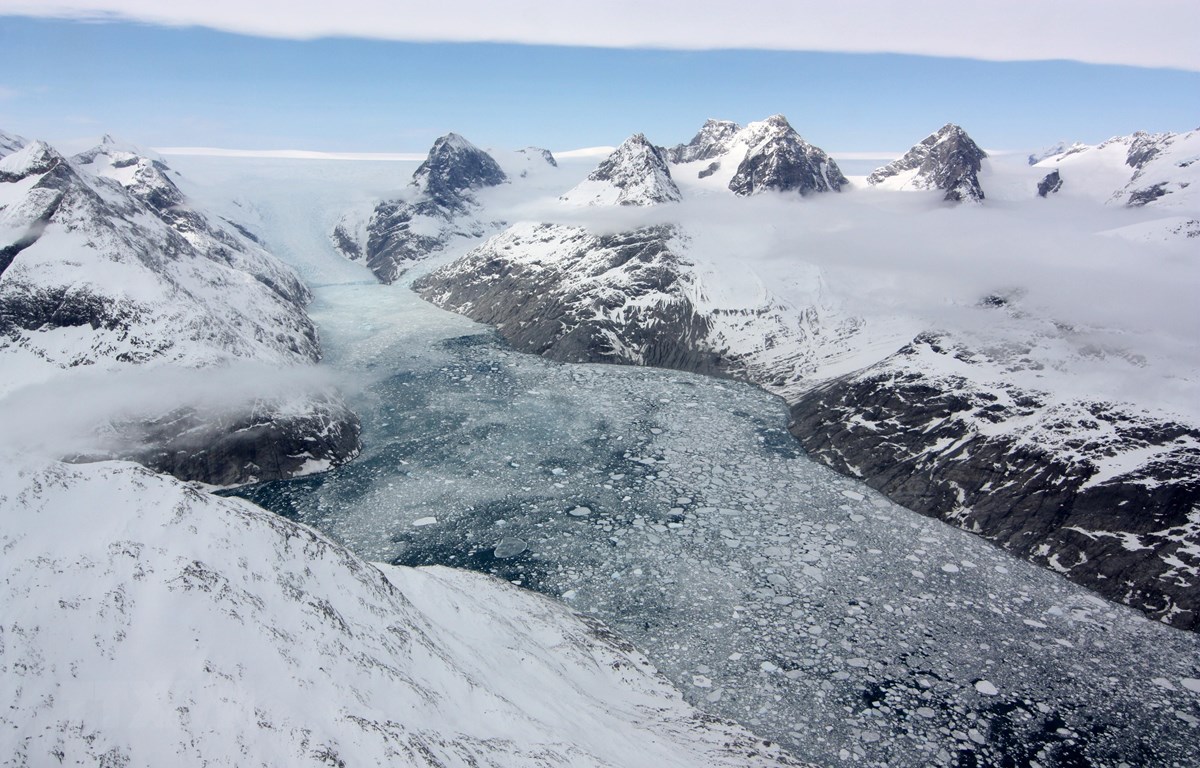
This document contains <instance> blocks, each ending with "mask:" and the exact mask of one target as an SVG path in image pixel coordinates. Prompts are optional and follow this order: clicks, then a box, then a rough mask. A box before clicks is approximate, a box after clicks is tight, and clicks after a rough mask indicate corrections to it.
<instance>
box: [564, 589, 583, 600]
mask: <svg viewBox="0 0 1200 768" xmlns="http://www.w3.org/2000/svg"><path fill="white" fill-rule="evenodd" d="M578 594H579V593H578V592H576V591H575V590H573V589H568V590H567V591H566V592H563V593H562V599H563V600H574V599H575V597H576V595H578Z"/></svg>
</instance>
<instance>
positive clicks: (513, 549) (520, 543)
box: [493, 536, 529, 560]
mask: <svg viewBox="0 0 1200 768" xmlns="http://www.w3.org/2000/svg"><path fill="white" fill-rule="evenodd" d="M528 548H529V544H528V543H527V542H526V541H525V540H524V539H518V538H517V537H515V536H505V537H504V538H503V539H500V541H499V542H497V543H496V549H495V550H494V551H493V554H494V555H495V556H496V557H497V558H500V559H501V560H503V559H504V558H508V557H516V556H517V555H519V554H521V553H522V552H524V551H525V550H526V549H528Z"/></svg>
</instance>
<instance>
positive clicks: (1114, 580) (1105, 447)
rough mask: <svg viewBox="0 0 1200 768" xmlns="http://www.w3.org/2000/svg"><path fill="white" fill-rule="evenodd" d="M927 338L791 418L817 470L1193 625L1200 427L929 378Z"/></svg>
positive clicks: (1199, 625)
mask: <svg viewBox="0 0 1200 768" xmlns="http://www.w3.org/2000/svg"><path fill="white" fill-rule="evenodd" d="M990 362H994V361H989V360H986V359H984V358H983V356H981V355H980V354H979V353H977V352H973V351H970V350H967V349H965V348H963V347H962V346H959V345H956V344H954V343H953V342H950V341H948V340H946V339H943V338H939V337H937V336H933V335H926V336H921V337H918V338H917V339H916V340H915V341H914V342H913V343H912V344H910V345H909V346H907V347H905V348H904V349H902V350H901V351H900V352H898V353H897V354H896V355H894V356H892V357H890V358H888V359H886V360H884V361H883V362H881V363H879V364H877V365H875V366H873V367H871V368H868V369H866V370H864V371H861V372H859V373H856V374H851V375H849V376H845V377H843V378H840V379H837V380H835V381H832V382H830V383H827V384H825V385H822V386H820V387H818V388H816V389H814V390H813V391H811V392H809V393H808V394H806V395H804V396H803V397H801V398H800V400H799V401H798V402H797V403H796V404H795V405H794V406H793V408H792V418H793V425H792V427H791V430H792V433H793V434H794V435H795V436H796V437H797V438H798V439H799V440H800V441H801V443H803V444H804V446H805V448H806V449H807V450H808V451H809V452H810V453H811V454H812V455H813V456H814V457H815V458H817V459H819V460H820V461H823V462H825V463H826V464H828V465H829V466H831V467H833V468H835V469H837V470H839V471H841V472H845V473H847V474H850V475H853V476H855V477H860V478H862V479H863V480H864V481H865V482H867V483H868V484H869V485H871V486H872V487H875V488H877V489H879V490H881V491H883V492H884V493H886V494H888V496H890V497H891V498H892V499H894V500H895V501H897V502H899V503H901V504H903V505H905V506H907V507H909V508H911V509H914V510H917V511H919V512H923V513H925V514H928V515H931V516H934V517H939V518H941V519H943V520H946V521H947V522H950V523H953V524H955V525H959V526H961V527H963V528H965V529H967V530H971V531H974V532H976V533H979V534H980V535H982V536H984V537H985V538H988V539H991V540H992V541H995V542H996V543H997V544H999V545H1000V546H1002V547H1004V548H1005V549H1008V550H1010V551H1012V552H1013V553H1014V554H1017V555H1019V556H1022V557H1026V558H1028V559H1030V560H1033V561H1034V562H1037V563H1040V564H1042V565H1045V566H1046V567H1048V568H1050V569H1052V570H1055V571H1058V572H1060V573H1062V574H1064V575H1065V576H1066V577H1067V578H1069V579H1072V580H1073V581H1076V582H1078V583H1081V584H1084V585H1086V586H1088V587H1091V588H1092V589H1095V590H1096V591H1097V592H1099V593H1101V594H1103V595H1105V596H1107V597H1109V598H1111V599H1113V600H1116V601H1118V602H1123V603H1126V604H1128V605H1131V606H1133V607H1136V608H1139V609H1141V610H1143V611H1145V612H1146V613H1148V614H1150V615H1151V616H1152V617H1154V618H1156V619H1159V620H1161V621H1164V622H1166V623H1169V624H1172V625H1174V626H1177V627H1181V628H1185V629H1192V630H1198V629H1200V592H1198V591H1197V589H1196V587H1195V585H1196V583H1197V579H1198V578H1200V512H1198V511H1197V510H1198V508H1200V506H1198V505H1200V430H1197V429H1195V428H1193V427H1188V426H1186V425H1183V424H1179V423H1174V422H1171V421H1165V420H1162V419H1158V418H1155V417H1151V416H1146V415H1143V414H1139V413H1135V412H1129V411H1126V410H1124V409H1122V408H1121V407H1119V406H1114V405H1111V404H1108V403H1104V402H1081V401H1079V402H1068V403H1052V402H1050V401H1048V400H1047V399H1046V396H1045V395H1044V394H1043V393H1040V392H1034V391H1023V390H1020V389H1018V388H1015V387H1011V386H1009V387H1003V386H1000V387H997V386H988V385H987V384H986V383H985V382H986V376H978V377H973V376H971V375H970V374H969V373H968V374H967V375H965V376H964V375H959V374H950V373H940V374H939V373H937V372H938V371H946V370H947V364H948V363H951V364H953V365H956V366H958V367H959V368H962V369H964V370H968V371H969V369H971V368H973V367H980V366H984V365H987V364H989V363H990Z"/></svg>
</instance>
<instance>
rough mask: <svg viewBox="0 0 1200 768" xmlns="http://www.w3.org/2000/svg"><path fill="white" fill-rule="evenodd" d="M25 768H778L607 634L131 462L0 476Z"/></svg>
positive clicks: (6, 678)
mask: <svg viewBox="0 0 1200 768" xmlns="http://www.w3.org/2000/svg"><path fill="white" fill-rule="evenodd" d="M0 513H2V515H3V518H4V520H5V521H6V522H5V525H4V528H3V531H2V532H0V550H3V552H4V557H3V559H2V560H0V605H3V609H4V610H3V613H4V616H5V619H4V625H3V629H2V633H0V638H2V639H3V642H0V691H7V693H2V694H0V699H2V700H3V707H0V753H2V754H3V755H4V760H5V763H6V764H8V765H14V766H23V765H29V766H37V765H51V764H54V765H57V764H71V765H75V764H88V765H112V766H115V765H187V764H196V765H200V764H203V765H222V766H257V765H273V766H274V765H288V766H303V765H313V766H318V765H320V766H329V765H405V766H430V767H431V768H432V767H433V766H438V767H439V768H450V767H451V766H464V767H465V766H479V767H482V766H497V767H498V766H512V767H515V766H529V765H538V766H580V767H583V766H611V768H637V767H638V766H647V768H663V767H665V766H697V768H699V767H700V766H706V767H707V766H730V767H732V766H775V765H797V764H798V763H797V762H795V761H794V760H792V759H791V758H789V757H788V756H787V755H786V754H784V753H782V752H781V751H780V750H779V749H778V747H774V746H772V745H769V744H767V743H765V742H762V741H760V740H758V739H756V738H755V737H754V736H753V735H751V734H750V733H749V732H747V731H746V730H744V729H742V728H740V727H738V726H735V725H732V724H730V723H728V722H726V721H722V720H719V719H717V718H714V717H712V716H708V715H704V714H701V713H700V712H697V711H696V710H694V709H692V708H691V707H690V706H688V705H686V704H685V703H684V702H683V700H682V699H681V697H680V695H679V694H678V693H677V692H676V691H675V690H674V689H672V688H671V687H670V686H669V685H668V684H667V683H666V681H665V680H664V679H663V678H662V677H661V676H659V675H658V674H657V673H656V672H655V671H654V669H653V668H652V667H651V666H650V665H649V663H648V662H647V661H646V660H645V658H644V657H642V656H641V655H640V654H639V653H637V652H636V651H635V650H634V649H633V648H632V647H631V646H629V645H628V644H627V643H625V642H623V641H622V640H621V639H619V638H618V637H616V636H615V635H613V634H612V633H610V632H608V631H607V630H606V629H605V628H604V627H603V626H601V625H600V624H598V623H597V622H595V621H591V620H586V619H583V618H581V617H579V616H577V615H575V614H573V613H572V612H571V611H570V610H569V609H567V608H565V607H563V606H561V605H558V604H556V603H554V602H552V601H550V600H548V599H545V598H542V597H539V596H537V595H534V594H532V593H528V592H524V591H521V590H519V589H517V588H516V587H513V586H511V585H509V584H507V583H505V582H502V581H499V580H496V579H493V578H491V577H487V576H482V575H479V574H472V573H467V572H462V571H452V570H448V569H444V568H430V569H408V568H396V567H389V566H375V565H370V564H368V563H365V562H363V561H361V560H359V559H358V558H356V557H355V556H353V555H352V554H351V553H350V552H349V551H347V550H345V549H343V548H342V547H340V546H338V545H336V544H334V543H333V542H331V541H330V540H329V539H326V538H325V537H323V536H321V535H320V534H317V533H315V532H314V531H312V530H311V529H309V528H305V527H302V526H299V525H296V524H294V523H291V522H288V521H286V520H284V519H283V518H280V517H278V516H276V515H273V514H271V513H268V512H265V511H263V510H261V509H258V508H257V507H254V506H253V505H251V504H249V503H247V502H244V501H241V500H235V499H222V498H218V497H215V496H211V495H208V494H206V493H202V492H199V491H197V490H195V489H193V488H191V487H188V486H185V485H183V484H180V483H178V482H176V481H173V480H170V479H167V478H163V477H160V476H155V475H153V474H152V473H150V472H149V471H147V470H144V469H141V468H139V467H136V466H133V465H129V464H121V463H100V464H90V465H66V464H57V463H55V464H50V465H31V464H27V463H24V462H21V461H17V462H15V463H14V462H13V461H11V460H5V461H4V462H0Z"/></svg>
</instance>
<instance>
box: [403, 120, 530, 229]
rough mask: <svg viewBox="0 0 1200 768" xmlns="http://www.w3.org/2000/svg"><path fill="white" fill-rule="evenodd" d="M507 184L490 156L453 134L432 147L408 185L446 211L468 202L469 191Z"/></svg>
mask: <svg viewBox="0 0 1200 768" xmlns="http://www.w3.org/2000/svg"><path fill="white" fill-rule="evenodd" d="M506 181H508V177H507V176H505V175H504V171H502V170H500V166H499V164H497V163H496V161H495V160H493V159H492V156H491V155H489V154H488V153H487V152H484V151H483V150H482V149H480V148H479V147H476V146H475V145H474V144H472V143H471V142H469V141H467V140H466V139H464V138H463V137H462V136H459V135H458V134H457V133H448V134H446V135H445V136H443V137H441V138H440V139H438V140H437V141H435V142H434V143H433V147H432V148H431V149H430V150H429V156H428V157H426V158H425V162H423V163H421V165H420V166H419V167H418V168H417V170H416V172H415V173H413V180H412V184H413V186H414V187H416V188H417V189H419V190H420V191H421V192H423V193H424V194H425V195H427V196H428V197H429V198H430V199H431V200H432V201H433V202H435V203H437V204H438V205H440V206H442V207H443V208H446V209H449V210H458V209H461V207H462V206H464V205H465V204H466V203H468V202H470V200H471V198H470V195H469V192H470V190H472V189H479V188H480V187H494V186H496V185H497V184H503V183H504V182H506Z"/></svg>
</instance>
